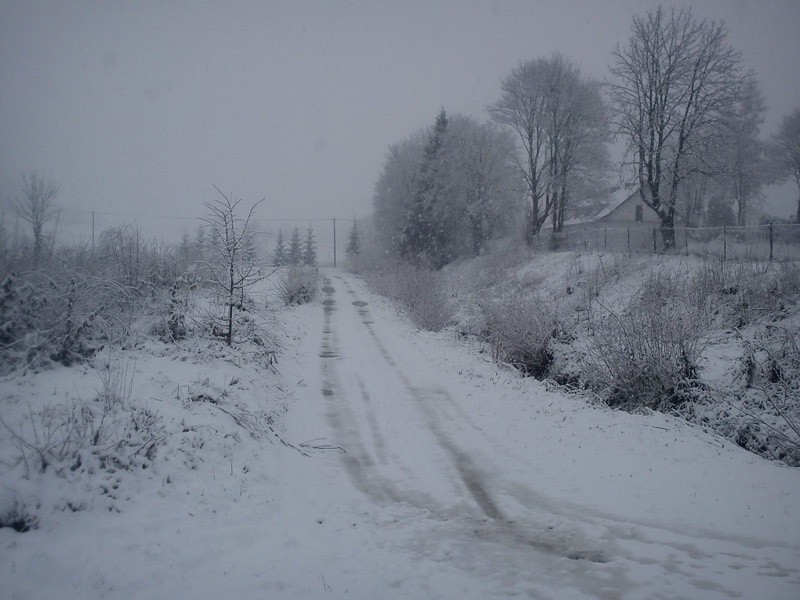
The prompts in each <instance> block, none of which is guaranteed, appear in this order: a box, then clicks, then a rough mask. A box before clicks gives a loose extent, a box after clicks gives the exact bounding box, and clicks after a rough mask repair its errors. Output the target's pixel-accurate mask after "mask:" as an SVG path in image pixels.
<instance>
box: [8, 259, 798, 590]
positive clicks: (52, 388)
mask: <svg viewBox="0 0 800 600" xmlns="http://www.w3.org/2000/svg"><path fill="white" fill-rule="evenodd" d="M324 275H325V282H324V284H323V288H322V293H321V294H320V297H319V299H318V300H317V301H315V302H313V303H312V304H310V305H305V306H301V307H297V308H292V309H283V310H281V311H280V312H278V313H277V316H275V317H273V318H271V319H269V320H267V321H265V322H264V323H262V326H263V327H264V328H265V329H268V330H269V331H271V332H272V335H274V337H275V338H276V340H278V344H279V346H280V347H281V350H280V352H279V354H278V357H277V364H276V365H274V366H272V365H270V364H269V362H270V361H269V356H268V355H267V354H265V353H264V352H263V351H261V350H260V349H259V348H246V349H245V351H244V352H242V353H238V352H236V351H227V350H225V349H224V348H223V346H222V345H221V344H218V343H209V342H200V341H198V340H191V339H190V340H189V341H186V342H180V343H178V344H177V345H165V344H160V343H154V342H144V343H142V344H140V345H139V346H138V347H137V348H135V349H131V350H127V351H124V352H123V351H120V352H119V353H117V354H115V355H113V356H111V357H103V358H100V359H98V360H97V361H96V362H95V363H94V364H92V365H86V366H82V367H74V368H70V369H67V368H65V367H58V368H55V369H52V370H47V371H44V372H42V373H38V374H27V375H19V374H17V375H13V376H9V377H6V378H4V379H3V380H2V381H0V386H1V387H0V395H1V396H2V398H3V413H2V416H3V419H4V421H6V422H7V423H8V424H9V425H10V426H11V428H12V429H14V430H17V428H19V427H22V428H23V429H24V427H25V424H26V422H27V421H26V419H27V418H28V417H27V415H28V414H29V412H30V411H37V410H40V409H41V408H42V407H43V406H46V405H53V404H57V403H63V402H65V401H67V400H68V399H76V398H82V399H83V400H85V401H87V402H88V401H94V397H96V396H97V395H98V390H100V391H102V390H103V389H105V388H108V387H109V385H107V384H104V383H103V381H102V372H103V363H104V361H105V362H111V363H112V364H114V365H116V373H117V379H118V380H122V381H123V383H124V382H129V383H130V392H129V393H128V394H126V393H125V389H127V386H126V385H121V386H119V385H118V386H117V388H118V390H121V391H122V394H121V395H123V396H126V398H125V401H126V402H128V403H129V405H130V404H131V403H138V404H137V405H138V406H140V407H141V408H142V409H144V408H146V409H147V410H148V411H150V412H151V413H153V414H157V415H158V417H159V420H158V422H157V426H158V427H157V428H155V429H153V431H155V432H157V434H158V436H159V446H158V448H157V449H156V451H155V453H154V454H153V455H152V456H150V457H146V458H141V457H140V456H139V455H138V454H137V455H136V456H135V457H134V458H132V459H131V460H130V464H129V465H127V466H125V468H119V469H118V470H116V471H115V472H111V471H113V469H108V468H102V469H101V468H99V467H97V466H96V465H95V468H93V467H92V466H91V465H90V464H89V463H88V462H87V463H85V464H82V465H80V467H79V468H77V469H75V470H72V471H71V470H70V469H69V466H68V465H65V466H63V471H62V474H61V475H60V476H55V475H53V473H52V471H53V469H50V471H49V472H46V473H44V474H41V473H29V474H28V478H25V477H24V475H25V470H24V465H23V464H16V465H14V463H13V462H12V460H13V456H14V455H15V452H17V450H18V448H19V441H18V440H16V441H15V439H14V438H13V436H11V435H10V433H9V430H8V429H7V428H2V430H0V450H2V459H3V465H2V473H1V474H0V477H2V479H0V484H1V485H0V487H1V488H2V492H1V493H2V495H1V496H0V508H2V510H3V511H4V513H5V514H9V513H10V512H13V511H14V510H18V511H21V509H22V508H24V507H27V508H26V510H28V511H29V512H30V513H31V516H34V517H35V518H36V520H37V525H38V527H36V528H33V529H31V530H30V531H27V532H17V531H14V530H13V529H11V528H3V529H0V582H2V583H0V585H2V594H0V595H2V597H3V598H67V597H74V598H131V597H141V598H219V597H230V598H359V599H372V598H414V599H418V598H476V599H477V598H514V597H518V598H553V599H562V598H609V599H612V598H628V599H634V598H641V599H645V598H647V599H650V598H663V599H667V598H670V599H671V598H771V599H782V598H785V599H787V600H788V599H796V598H798V597H800V518H798V516H797V512H796V508H797V506H798V502H800V471H798V470H797V469H790V468H787V467H782V466H780V465H779V464H777V463H772V462H768V461H765V460H763V459H761V458H758V457H757V456H755V455H753V454H750V453H747V452H745V451H744V450H742V449H740V448H738V447H736V446H734V445H732V444H730V443H728V442H726V441H724V440H722V439H721V438H719V437H716V436H714V435H711V434H709V433H705V432H703V431H702V430H700V429H698V428H693V427H690V426H688V425H685V424H683V423H682V422H680V421H678V420H676V419H673V418H670V417H667V416H664V415H660V414H654V415H631V414H628V413H624V412H617V411H611V410H608V409H602V408H597V407H592V406H590V405H588V404H587V403H586V402H585V400H583V399H581V398H577V397H572V396H569V395H566V394H564V393H563V392H560V391H557V390H554V389H550V390H549V389H548V388H547V387H546V386H545V385H543V384H542V383H539V382H537V381H535V380H533V379H530V378H529V379H524V378H521V377H520V376H518V375H517V374H516V373H514V372H513V371H510V370H507V369H504V368H501V367H498V366H497V365H495V364H494V363H492V362H491V360H490V359H489V357H488V356H486V355H485V354H480V353H478V352H477V348H476V346H475V345H474V344H473V343H472V342H470V341H467V340H464V339H461V338H459V337H457V336H456V334H455V333H453V332H452V330H449V331H448V330H446V331H444V332H442V333H436V334H434V333H429V332H421V331H419V330H416V329H415V328H414V327H413V326H412V325H410V323H409V322H408V320H407V319H406V318H405V316H403V315H402V314H400V313H399V312H398V311H397V310H396V308H395V307H394V306H393V305H392V304H390V303H389V302H388V301H386V300H384V299H382V298H379V297H377V296H375V295H373V294H371V293H370V292H369V291H368V290H367V289H366V287H365V286H364V285H363V284H362V282H361V281H360V280H358V279H357V278H356V277H354V276H352V275H348V274H345V273H343V272H341V271H326V272H325V273H324ZM98 373H99V374H100V375H98ZM111 387H113V386H111ZM134 437H135V436H134ZM282 441H283V442H286V443H281V442H282ZM143 467H146V468H143ZM15 507H16V508H15Z"/></svg>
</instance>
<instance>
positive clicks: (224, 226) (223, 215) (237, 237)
mask: <svg viewBox="0 0 800 600" xmlns="http://www.w3.org/2000/svg"><path fill="white" fill-rule="evenodd" d="M214 189H215V190H217V192H219V195H220V196H221V197H220V198H216V199H214V200H212V201H210V202H206V203H205V206H206V208H207V209H208V216H206V217H205V218H203V221H204V222H205V224H206V226H207V227H208V228H209V229H210V234H211V235H210V236H209V238H210V241H209V242H208V254H209V260H208V263H207V267H208V272H209V274H210V278H211V283H212V284H213V285H214V286H216V288H217V289H218V290H220V291H221V292H222V293H223V295H224V297H225V309H226V315H225V327H226V330H225V332H224V338H225V342H226V343H227V344H228V345H229V346H230V345H231V344H232V343H233V314H234V312H233V311H234V308H236V307H237V306H241V304H242V301H243V299H244V295H245V292H246V291H247V289H248V288H250V287H251V286H252V285H254V284H255V283H257V282H259V281H261V280H263V279H265V278H266V277H267V276H268V275H267V274H265V273H264V271H263V270H262V269H261V268H260V267H259V265H258V264H257V263H256V262H255V261H253V260H248V257H247V249H248V247H249V246H250V242H251V239H252V236H253V232H252V231H251V230H250V220H251V219H252V217H253V212H254V211H255V209H256V207H257V206H258V205H259V204H261V202H263V200H261V201H259V202H256V203H255V204H253V205H252V206H251V207H250V210H249V211H248V212H247V216H246V217H244V218H241V217H239V216H238V215H237V213H236V210H237V208H238V207H239V205H240V204H241V202H242V200H241V199H238V200H235V199H232V198H230V197H228V196H226V195H225V194H224V193H223V192H222V191H221V190H220V189H219V188H218V187H217V186H216V185H215V186H214Z"/></svg>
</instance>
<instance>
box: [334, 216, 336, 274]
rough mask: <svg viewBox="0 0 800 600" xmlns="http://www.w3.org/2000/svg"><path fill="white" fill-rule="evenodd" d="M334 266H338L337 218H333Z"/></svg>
mask: <svg viewBox="0 0 800 600" xmlns="http://www.w3.org/2000/svg"><path fill="white" fill-rule="evenodd" d="M333 268H334V269H335V268H336V219H333Z"/></svg>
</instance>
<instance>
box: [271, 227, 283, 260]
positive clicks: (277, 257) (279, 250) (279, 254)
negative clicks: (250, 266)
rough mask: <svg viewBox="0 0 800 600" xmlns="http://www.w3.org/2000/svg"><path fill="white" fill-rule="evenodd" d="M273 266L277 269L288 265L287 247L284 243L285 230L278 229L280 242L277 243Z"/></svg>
mask: <svg viewBox="0 0 800 600" xmlns="http://www.w3.org/2000/svg"><path fill="white" fill-rule="evenodd" d="M272 264H273V265H275V266H276V267H283V266H284V265H286V246H285V245H284V243H283V230H281V229H278V240H277V242H276V243H275V253H274V254H273V255H272Z"/></svg>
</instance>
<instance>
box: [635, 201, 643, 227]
mask: <svg viewBox="0 0 800 600" xmlns="http://www.w3.org/2000/svg"><path fill="white" fill-rule="evenodd" d="M643 208H644V207H643V206H642V205H641V204H637V205H636V222H637V223H641V222H642V221H643V220H644V212H643Z"/></svg>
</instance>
